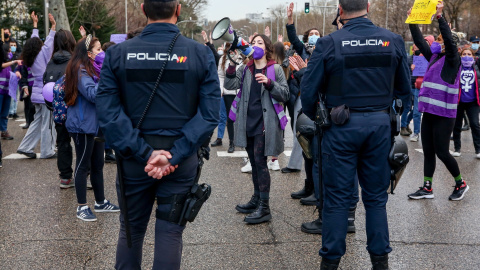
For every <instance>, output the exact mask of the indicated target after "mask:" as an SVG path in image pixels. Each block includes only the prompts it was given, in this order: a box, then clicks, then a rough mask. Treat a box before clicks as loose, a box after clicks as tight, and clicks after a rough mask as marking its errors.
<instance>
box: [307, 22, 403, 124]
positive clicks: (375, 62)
mask: <svg viewBox="0 0 480 270" xmlns="http://www.w3.org/2000/svg"><path fill="white" fill-rule="evenodd" d="M300 88H301V91H302V92H301V99H302V108H303V112H304V113H305V114H306V115H307V116H308V117H309V118H311V119H314V117H315V112H316V106H317V103H318V101H319V94H320V93H322V94H325V97H326V100H325V103H326V106H327V108H334V107H337V106H340V105H343V104H345V105H347V106H348V107H349V108H350V109H351V110H354V111H365V112H372V111H380V110H385V109H387V108H388V107H389V106H390V105H391V104H392V101H393V98H394V97H398V98H405V97H407V96H409V95H411V89H410V68H409V66H408V62H407V54H406V50H405V45H404V41H403V39H402V37H401V36H399V35H397V34H394V33H392V32H390V31H388V30H386V29H383V28H380V27H377V26H375V25H374V24H373V23H372V22H371V21H370V20H369V19H367V18H357V19H352V20H350V21H348V22H347V23H346V24H345V25H344V27H343V28H342V29H340V30H338V31H336V32H333V33H332V34H330V35H328V36H326V37H323V38H321V39H319V40H318V41H317V44H316V46H315V50H314V52H313V54H312V57H311V58H310V61H309V62H308V66H307V71H306V72H305V75H304V76H303V80H302V83H301V87H300Z"/></svg>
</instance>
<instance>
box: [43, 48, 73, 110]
mask: <svg viewBox="0 0 480 270" xmlns="http://www.w3.org/2000/svg"><path fill="white" fill-rule="evenodd" d="M71 57H72V55H71V54H70V53H69V52H67V51H58V52H56V53H54V54H53V57H52V59H51V60H50V62H48V64H47V68H46V69H45V73H44V74H43V85H45V84H47V83H49V82H56V81H57V80H58V79H60V78H61V77H62V76H63V75H64V74H65V70H66V69H67V64H68V61H70V58H71ZM45 104H46V105H47V108H48V109H50V110H51V111H53V107H52V103H51V102H48V101H46V100H45Z"/></svg>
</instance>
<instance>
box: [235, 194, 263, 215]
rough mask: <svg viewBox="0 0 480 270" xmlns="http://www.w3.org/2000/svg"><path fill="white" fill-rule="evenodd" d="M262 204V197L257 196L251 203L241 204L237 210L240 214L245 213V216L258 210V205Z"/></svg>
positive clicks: (253, 197)
mask: <svg viewBox="0 0 480 270" xmlns="http://www.w3.org/2000/svg"><path fill="white" fill-rule="evenodd" d="M259 203H260V197H259V196H258V195H257V196H255V195H253V196H252V198H251V199H250V201H249V202H248V203H246V204H239V205H237V207H235V209H237V211H238V212H240V213H244V214H250V213H253V212H255V209H257V207H258V205H259Z"/></svg>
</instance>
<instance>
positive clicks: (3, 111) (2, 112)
mask: <svg viewBox="0 0 480 270" xmlns="http://www.w3.org/2000/svg"><path fill="white" fill-rule="evenodd" d="M11 101H12V98H11V97H10V96H9V95H8V94H0V131H2V132H3V131H7V125H8V112H9V111H10V102H11Z"/></svg>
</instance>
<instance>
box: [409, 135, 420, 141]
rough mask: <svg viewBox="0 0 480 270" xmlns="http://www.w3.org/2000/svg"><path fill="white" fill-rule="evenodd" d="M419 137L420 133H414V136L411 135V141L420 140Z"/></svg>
mask: <svg viewBox="0 0 480 270" xmlns="http://www.w3.org/2000/svg"><path fill="white" fill-rule="evenodd" d="M418 137H419V135H418V134H415V133H414V134H412V136H410V141H411V142H418Z"/></svg>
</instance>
